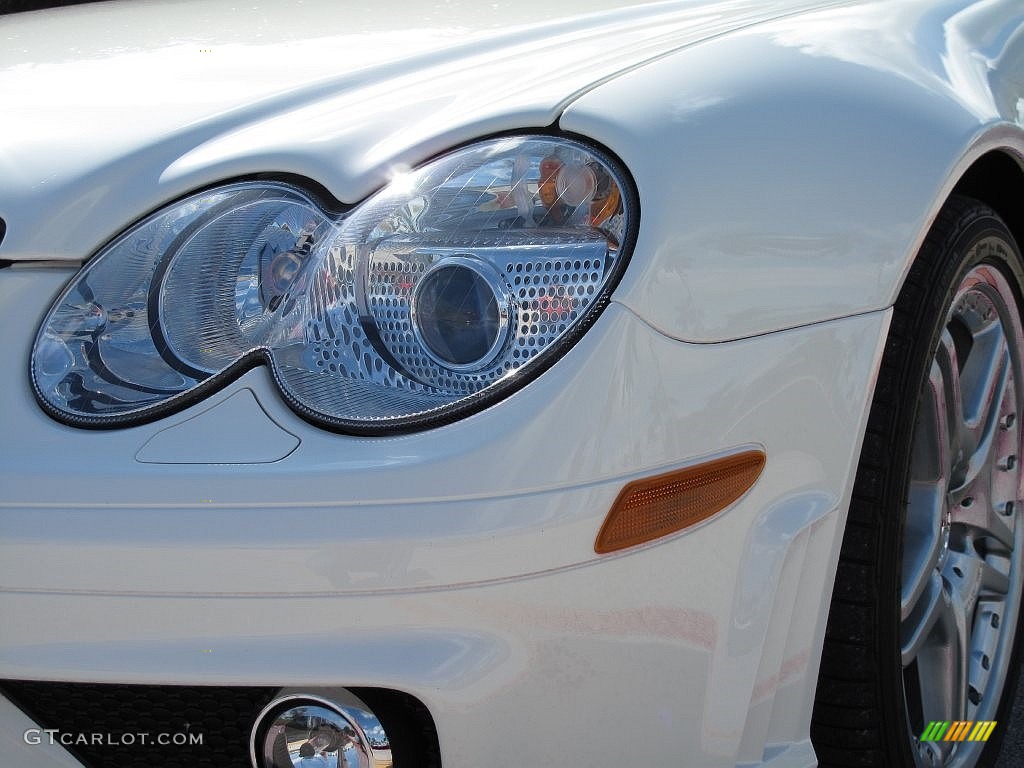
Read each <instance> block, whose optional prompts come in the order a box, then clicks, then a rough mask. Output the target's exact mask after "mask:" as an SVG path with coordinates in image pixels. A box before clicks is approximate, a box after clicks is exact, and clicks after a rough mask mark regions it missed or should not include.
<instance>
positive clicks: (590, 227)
mask: <svg viewBox="0 0 1024 768" xmlns="http://www.w3.org/2000/svg"><path fill="white" fill-rule="evenodd" d="M631 190H632V187H631V186H630V185H629V183H628V180H627V178H626V175H625V173H624V172H623V171H622V170H621V168H620V167H619V166H618V165H617V163H615V162H614V161H613V160H612V159H610V158H608V157H606V156H605V155H604V154H602V153H600V152H598V151H596V150H595V149H593V148H590V147H588V146H587V145H585V144H582V143H579V142H577V141H574V140H570V139H565V138H549V137H514V138H505V139H493V140H489V141H485V142H481V143H479V144H475V145H473V146H471V147H468V148H466V149H462V150H459V151H457V152H454V153H452V154H450V155H447V156H445V157H442V158H440V159H438V160H436V161H434V162H431V163H429V164H427V165H426V166H424V167H423V168H421V169H419V170H417V171H414V172H411V173H409V174H406V175H404V176H402V177H401V178H397V179H395V180H394V181H393V182H392V183H391V184H390V185H389V186H388V187H386V188H385V189H383V190H382V191H381V192H379V193H378V194H376V195H374V196H373V197H371V198H370V199H369V200H367V201H366V202H364V203H362V204H361V205H358V206H356V207H355V208H353V209H352V210H351V211H349V212H347V213H344V214H341V215H337V214H332V213H330V212H329V211H327V210H325V209H324V208H322V207H321V206H320V205H318V204H317V203H316V202H314V200H313V199H312V198H310V197H309V196H307V195H306V194H304V193H303V192H302V191H301V190H298V189H296V188H294V187H291V186H288V185H285V184H280V183H268V182H246V183H239V184H232V185H229V186H225V187H222V188H220V189H215V190H212V191H210V192H206V193H203V194H199V195H195V196H193V197H190V198H188V199H186V200H183V201H181V202H178V203H176V204H174V205H172V206H169V207H168V208H166V209H164V210H162V211H160V212H158V213H156V214H154V215H152V216H150V217H149V218H147V219H146V220H144V221H142V222H141V223H139V224H137V225H136V226H134V227H133V228H131V229H130V230H129V231H128V232H126V233H125V234H124V235H122V236H121V237H119V238H118V239H117V240H116V241H114V242H113V243H112V244H111V245H109V246H108V247H107V248H105V249H104V250H103V251H102V252H101V253H100V254H99V255H98V256H96V257H95V258H94V259H93V260H92V261H90V262H89V264H88V265H87V266H86V267H85V268H84V269H83V270H82V272H81V273H79V275H78V276H77V277H76V278H75V280H74V281H72V283H71V285H70V286H69V287H68V288H67V289H66V290H65V291H64V293H63V294H62V295H61V297H60V298H59V299H58V300H57V302H56V303H55V305H54V306H53V307H52V308H51V310H50V312H49V314H48V315H47V317H46V319H45V320H44V322H43V325H42V327H41V329H40V331H39V335H38V337H37V339H36V343H35V347H34V349H33V354H32V380H33V383H34V385H35V388H36V393H37V395H38V397H39V400H40V402H41V403H42V404H43V406H44V407H45V408H46V409H47V410H48V411H49V412H51V413H52V414H53V415H55V416H57V417H58V418H61V419H62V420H64V421H67V422H69V423H73V424H79V425H82V426H104V425H108V426H116V425H123V424H128V423H134V422H138V421H142V420H146V419H152V418H155V417H157V416H159V415H162V414H164V413H166V412H167V411H168V410H170V409H173V408H177V407H183V406H184V405H187V404H188V403H190V402H192V401H193V400H194V399H195V398H196V397H200V396H202V395H203V394H205V393H206V392H207V391H209V390H210V389H211V388H213V387H216V386H219V385H220V384H222V383H223V382H226V381H227V380H229V379H230V378H231V376H233V375H235V374H237V373H238V372H240V371H241V370H244V369H245V368H247V367H249V366H250V365H252V364H253V363H254V362H260V361H263V362H266V363H267V364H268V365H269V366H270V368H271V370H272V371H273V373H274V378H275V380H276V381H277V383H278V386H279V387H280V389H281V392H282V394H283V395H284V397H285V399H286V400H287V401H288V403H289V404H290V405H291V406H292V407H293V408H294V409H295V410H297V411H298V412H300V413H302V414H303V415H305V416H306V417H307V418H310V419H311V420H313V421H316V422H318V423H320V424H323V425H326V426H330V427H334V428H337V429H341V430H344V431H352V432H356V433H379V432H388V431H396V430H404V429H411V428H416V427H424V426H430V425H432V424H437V423H444V422H447V421H451V420H453V419H455V418H458V417H459V416H462V415H465V414H466V413H468V412H470V411H472V410H475V409H477V408H481V407H484V406H486V405H488V404H490V403H492V402H494V401H495V400H497V399H498V398H500V397H503V396H504V395H506V394H507V393H508V392H510V391H512V389H514V388H516V387H519V386H521V385H522V384H524V383H525V382H526V381H528V380H529V379H530V378H532V377H533V376H534V375H536V374H537V373H539V372H540V371H541V370H543V369H544V368H545V367H547V365H549V364H550V363H551V362H553V360H554V359H555V358H556V357H557V356H558V354H559V353H560V352H561V351H563V350H564V349H566V348H567V347H568V346H569V345H570V344H571V343H572V342H573V341H575V339H576V338H578V337H579V335H580V334H581V333H582V331H583V330H585V328H586V327H587V326H588V325H589V324H590V323H591V322H592V321H593V320H594V318H595V317H596V315H597V313H598V312H599V311H600V309H601V308H602V307H603V306H604V304H605V302H606V300H607V297H608V294H609V293H610V291H611V290H612V288H613V287H614V285H615V283H616V282H617V280H618V278H619V276H620V275H621V272H622V269H623V268H624V266H625V259H626V253H625V250H626V248H627V247H628V245H629V243H631V242H632V239H633V238H634V237H635V232H634V229H635V226H636V219H637V211H636V210H635V203H634V202H633V201H634V200H635V195H633V193H632V192H631Z"/></svg>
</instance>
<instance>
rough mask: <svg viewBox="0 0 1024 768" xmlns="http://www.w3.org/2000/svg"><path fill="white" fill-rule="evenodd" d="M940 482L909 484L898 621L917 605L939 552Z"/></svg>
mask: <svg viewBox="0 0 1024 768" xmlns="http://www.w3.org/2000/svg"><path fill="white" fill-rule="evenodd" d="M944 498H945V493H944V492H943V484H942V483H912V484H911V486H910V496H909V499H908V503H907V522H906V526H905V528H904V532H903V535H904V544H903V578H902V582H901V590H900V620H901V621H905V620H906V619H907V618H908V617H909V616H910V614H911V612H913V611H914V609H915V608H916V607H917V604H918V601H919V600H920V599H921V596H922V595H923V594H924V592H925V589H926V588H927V586H928V582H929V580H930V579H931V578H932V577H933V576H934V575H935V574H936V568H937V567H938V564H939V556H940V555H941V553H942V538H941V535H940V529H941V526H942V519H943V512H944V506H945V505H944Z"/></svg>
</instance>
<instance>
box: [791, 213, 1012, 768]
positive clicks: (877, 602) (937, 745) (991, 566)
mask: <svg viewBox="0 0 1024 768" xmlns="http://www.w3.org/2000/svg"><path fill="white" fill-rule="evenodd" d="M975 280H979V281H980V282H978V283H975V282H973V281H975ZM986 281H991V283H992V285H991V286H989V285H988V284H987V283H986ZM1022 285H1024V268H1022V261H1021V256H1020V251H1019V250H1018V248H1017V246H1016V244H1015V243H1014V240H1013V236H1012V235H1011V234H1010V232H1009V230H1008V229H1007V227H1006V226H1005V225H1004V224H1003V222H1002V221H1001V220H1000V219H999V217H998V215H997V214H996V213H995V212H994V211H992V210H991V209H990V208H988V207H987V206H985V205H983V204H981V203H979V202H977V201H975V200H971V199H967V198H960V197H955V198H952V199H951V200H950V201H949V202H948V203H947V204H946V206H945V207H944V208H943V210H942V211H941V213H940V214H939V216H938V217H937V219H936V221H935V224H934V226H933V227H932V229H931V232H930V234H929V235H928V237H927V238H926V240H925V242H924V244H923V246H922V248H921V251H920V253H919V255H918V257H917V259H916V260H915V262H914V264H913V265H912V268H911V270H910V272H909V275H908V277H907V280H906V283H905V284H904V287H903V289H902V291H901V293H900V295H899V298H898V299H897V302H896V305H895V308H894V314H893V318H892V325H891V327H890V332H889V336H888V339H887V343H886V348H885V351H884V353H883V358H882V364H881V369H880V372H879V378H878V382H877V384H876V388H875V394H874V399H873V402H872V406H871V411H870V415H869V419H868V426H867V432H866V435H865V439H864V445H863V448H862V452H861V458H860V463H859V466H858V469H857V475H856V480H855V483H854V490H853V499H852V502H851V506H850V512H849V517H848V521H847V525H846V530H845V534H844V537H843V543H842V549H841V554H840V558H839V564H838V571H837V575H836V583H835V588H834V592H833V595H832V603H831V608H830V612H829V617H828V624H827V628H826V633H825V647H824V651H823V655H822V662H821V669H820V672H819V677H818V688H817V695H816V698H815V706H814V713H813V717H812V723H811V738H812V740H813V743H814V747H815V751H816V753H817V755H818V760H819V763H820V765H822V766H846V767H850V766H879V767H881V766H885V767H886V768H888V767H892V768H901V767H914V766H927V765H933V764H934V765H949V766H959V765H964V766H992V765H994V764H995V763H996V759H997V757H996V756H997V754H998V752H999V748H1000V745H1001V741H1002V736H1003V732H1004V729H1005V726H1006V724H1007V722H1008V719H1009V712H1010V708H1011V706H1012V703H1013V697H1014V692H1015V688H1016V681H1017V677H1018V674H1017V666H1018V660H1019V653H1020V645H1021V642H1020V641H1021V637H1022V636H1024V632H1021V631H1019V625H1020V623H1021V622H1020V616H1021V612H1020V609H1019V608H1020V591H1021V590H1020V585H1021V571H1022V568H1021V554H1020V553H1021V541H1022V539H1021V533H1022V529H1024V523H1022V516H1021V508H1022V505H1021V503H1020V502H1021V500H1020V499H1019V498H1017V493H1018V492H1019V491H1018V490H1017V489H1019V486H1020V482H1019V472H1020V468H1019V462H1018V463H1016V464H1015V462H1012V461H1010V462H1006V463H1007V464H1008V467H1009V468H1007V469H1004V468H1003V467H1002V463H1003V462H1004V459H1005V456H1002V454H1001V452H1003V453H1009V452H1010V451H1011V450H1012V453H1013V455H1014V456H1016V455H1018V454H1019V452H1020V438H1021V422H1022V421H1024V419H1021V418H1019V417H1018V416H1019V415H1021V405H1022V395H1024V376H1022V375H1021V370H1022V369H1021V350H1020V347H1021V345H1022V343H1024V338H1022V336H1021V331H1020V307H1021V301H1020V297H1021V286H1022ZM990 293H991V294H992V297H991V305H989V304H986V302H987V301H988V300H989V294H990ZM972 301H973V302H974V304H972V303H971V302H972ZM993 312H994V313H995V314H994V317H995V320H994V321H992V322H993V323H995V324H998V325H999V330H1001V331H1005V339H1006V342H1005V346H1006V347H1007V350H1008V353H1007V352H1000V351H998V349H999V348H998V347H996V346H994V345H995V342H992V345H990V343H989V342H990V340H991V339H993V338H998V337H997V336H995V335H992V333H990V331H989V330H986V329H988V328H989V326H983V325H982V324H983V322H987V320H986V318H990V317H992V313H993ZM986 313H987V314H986ZM1004 326H1005V327H1004ZM965 328H966V330H965ZM975 329H977V330H975ZM985 333H990V335H988V336H986V335H984V334H985ZM940 347H941V348H940ZM972 353H975V354H976V355H977V357H975V358H972V357H971V355H972ZM950 361H952V362H950ZM982 363H985V364H987V365H989V366H990V368H982ZM999 366H1002V367H999ZM996 370H998V371H1004V370H1008V371H1009V372H1010V373H1009V376H1008V377H1006V378H1003V379H999V378H998V376H997V375H996V373H995V372H996ZM982 371H989V373H987V374H986V375H985V376H982V374H981V372H982ZM986 376H987V378H986ZM997 379H998V381H997ZM954 381H956V382H957V387H958V389H953V382H954ZM961 381H963V382H964V385H963V388H962V390H961V389H960V388H959V387H960V383H959V382H961ZM1006 382H1008V383H1006ZM1001 383H1005V386H1004V387H1002V388H1000V384H1001ZM975 390H977V391H975ZM964 392H968V395H964V394H963V393H964ZM981 393H990V394H991V395H992V398H993V399H992V402H996V399H998V403H997V405H996V406H993V407H992V408H986V409H985V410H984V412H983V414H984V417H985V418H986V419H995V420H996V421H985V422H982V421H980V420H979V421H978V426H977V427H972V426H970V424H969V422H970V418H966V417H965V418H964V419H961V420H960V422H956V419H955V418H950V419H949V420H948V423H947V422H944V421H943V418H944V416H943V414H945V415H948V414H949V413H950V411H951V409H952V406H953V405H955V403H956V402H957V399H958V398H959V400H960V401H961V403H962V404H963V403H966V405H965V406H964V408H965V411H964V412H965V413H968V414H969V413H974V412H976V413H982V411H981V410H980V409H979V410H976V411H972V410H971V408H973V403H974V402H975V397H974V395H975V394H979V395H980V394H981ZM978 402H981V399H980V398H978ZM1011 410H1012V411H1013V413H1014V416H1013V417H1008V412H1009V411H1011ZM940 412H941V413H940ZM936 414H939V415H936ZM954 415H955V411H954ZM1004 422H1010V425H1009V426H1006V424H1005V423H1004ZM954 424H955V425H956V426H955V430H954V428H953V427H952V426H950V425H954ZM944 425H945V427H944ZM990 430H991V431H990ZM986 434H987V435H990V436H991V435H994V437H991V439H990V440H989V442H988V443H986V442H984V440H985V439H986V438H985V435H986ZM942 435H946V437H942ZM931 436H934V437H935V439H934V441H932V440H931ZM968 438H970V439H968ZM933 443H934V445H933ZM965 446H966V450H965ZM971 446H976V448H971ZM958 448H959V449H960V450H959V451H958V450H957V449H958ZM983 449H984V452H983ZM915 451H916V458H915ZM961 453H963V454H966V455H967V457H966V459H965V458H964V456H962V455H961ZM997 454H999V456H997ZM944 457H945V458H944ZM978 457H981V458H984V460H985V463H984V467H982V469H983V470H984V472H986V473H988V474H985V475H984V476H983V474H982V470H979V469H978V466H979V464H978V462H980V461H981V458H978ZM967 459H973V461H967ZM997 461H998V463H996V462H997ZM965 462H966V463H965ZM947 465H948V466H947ZM935 467H937V468H938V472H937V474H936V479H935V480H934V481H932V480H931V479H930V478H931V468H935ZM944 467H945V470H948V471H945V470H944V469H943V468H944ZM943 471H945V480H943ZM1000 472H1005V473H1009V474H1006V475H1003V474H998V473H1000ZM1011 475H1012V478H1011ZM912 478H913V480H914V485H913V488H914V494H915V495H914V496H913V497H912V498H911V487H912V486H911V480H912ZM1008 478H1010V479H1008ZM931 482H934V489H933V488H932V486H929V483H931ZM1008 484H1012V485H1014V486H1015V489H1014V491H1013V493H1012V494H1011V493H1010V491H1006V490H1005V489H1006V488H1007V487H1008ZM985 488H987V489H988V493H987V495H985V496H984V498H983V495H984V494H983V489H985ZM954 489H955V492H954ZM997 490H998V493H997ZM972 494H973V495H972ZM1006 494H1010V496H1007V498H1003V496H1005V495H1006ZM1011 497H1012V498H1011ZM1008 501H1012V502H1013V505H1012V506H1010V507H1007V506H1006V503H1007V502H1008ZM985 505H987V508H985ZM922 520H924V521H925V522H926V523H927V524H925V525H922V522H921V521H922ZM931 520H936V521H938V530H932V528H933V526H932V525H931V522H930V521H931ZM982 521H984V523H983V522H982ZM1003 526H1005V527H1006V528H1007V529H1009V530H1010V531H1011V533H1010V534H1007V533H1006V531H1005V530H1004V528H1003ZM1007 539H1011V540H1012V541H1011V543H1009V544H1007V543H1006V541H1007ZM1007 551H1009V555H1007ZM936 553H937V554H936ZM951 563H952V565H951ZM959 563H970V564H971V568H973V569H974V570H971V571H970V574H969V575H970V577H971V578H970V579H967V578H966V577H964V576H963V570H964V568H961V567H960V565H958V564H959ZM1004 566H1005V571H1006V572H1007V575H1006V584H1007V585H1008V586H1007V588H1006V594H1005V596H1002V592H1001V591H1000V590H1002V588H1003V581H1002V578H1003V576H1002V572H1003V570H1004ZM964 567H965V568H966V567H967V566H964ZM954 572H955V573H954ZM947 577H948V581H947ZM993 585H995V586H993ZM915 595H916V597H915ZM972 595H973V597H972ZM901 601H902V603H903V606H904V608H903V612H902V614H901ZM947 604H948V607H947ZM958 611H959V612H960V613H959V614H958ZM993 612H994V613H993ZM997 614H998V615H997ZM958 615H963V616H964V622H963V623H962V624H957V619H956V617H957V616H958ZM992 616H995V618H992ZM936 617H938V618H936ZM930 622H934V623H930ZM985 622H988V623H987V624H986V623H985ZM960 626H962V627H963V628H965V631H966V633H967V634H966V635H962V634H958V632H957V630H956V627H960ZM993 643H994V647H996V648H997V652H996V651H991V650H987V649H988V648H989V646H992V645H993ZM947 646H948V648H947ZM976 646H977V648H979V649H981V650H978V651H977V653H975V648H976ZM943 653H948V654H949V655H948V658H950V659H952V660H953V661H952V662H951V664H950V669H949V679H948V680H945V679H942V678H941V675H931V674H927V673H929V672H931V671H933V670H941V669H942V667H941V665H939V664H937V660H938V659H940V658H946V657H945V656H943V655H942V654H943ZM965 659H966V661H965ZM979 664H980V665H982V666H980V667H978V666H977V665H979ZM976 668H977V669H976ZM961 669H962V674H961V672H958V671H957V670H961ZM978 670H984V671H978ZM933 677H935V678H937V681H936V684H935V686H932V685H931V684H930V683H928V680H930V679H931V678H933ZM982 678H983V679H984V683H982V682H981V681H982ZM922 681H923V682H922ZM979 689H980V690H979ZM937 692H938V693H937ZM963 697H966V700H965V701H964V702H963V716H962V717H950V718H949V720H950V721H993V720H994V721H996V722H997V723H998V724H997V725H996V726H995V728H994V729H993V730H992V733H991V736H990V737H989V739H988V741H987V742H980V743H977V742H976V743H972V742H969V741H967V742H946V741H941V742H936V741H930V740H928V741H925V742H923V743H922V742H921V741H920V737H921V736H923V735H925V734H924V729H925V726H926V725H927V722H931V720H933V719H935V718H934V717H933V718H931V719H929V720H927V721H926V720H925V718H926V717H927V715H928V714H929V713H931V714H933V715H934V713H935V712H937V711H943V712H946V711H949V712H956V710H957V707H958V706H959V704H958V703H957V702H959V701H961V700H962V698H963ZM947 705H948V706H947ZM972 712H973V713H975V714H978V715H983V716H979V717H971V714H972ZM929 759H931V760H936V761H937V762H934V763H929Z"/></svg>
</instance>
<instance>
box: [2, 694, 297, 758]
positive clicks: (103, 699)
mask: <svg viewBox="0 0 1024 768" xmlns="http://www.w3.org/2000/svg"><path fill="white" fill-rule="evenodd" d="M277 690H278V689H277V688H255V687H252V688H249V687H219V686H169V685H160V686H156V685H99V684H92V683H40V682H24V681H0V692H2V693H3V695H4V696H6V697H7V698H9V699H10V700H11V701H12V702H14V703H15V704H16V705H17V706H18V707H20V708H21V709H22V710H23V711H24V712H25V714H27V715H28V716H29V717H30V718H32V719H33V720H34V721H35V722H37V723H38V724H39V725H40V727H41V728H53V729H58V731H59V733H58V734H54V739H55V740H59V741H60V742H61V743H63V744H64V745H65V749H67V750H68V751H69V752H71V753H72V754H74V755H75V757H77V758H78V759H79V760H80V761H81V762H83V763H84V764H85V765H87V766H90V768H155V767H157V766H159V767H160V768H235V766H237V767H238V768H248V766H249V733H250V730H251V729H252V726H253V723H254V722H255V721H256V717H257V715H259V713H260V711H261V710H262V709H263V707H265V706H266V705H267V704H268V703H270V701H271V699H272V698H273V697H274V695H275V693H276V692H277ZM142 734H146V736H145V737H142ZM162 736H163V739H162V738H161V737H162ZM40 738H42V739H43V740H44V741H45V740H48V739H49V735H48V734H40ZM161 740H164V741H166V742H167V743H163V744H161V743H160V741H161ZM183 741H184V742H185V743H181V742H183ZM197 741H199V742H200V743H195V742H197ZM68 742H70V743H68ZM175 742H178V743H175ZM190 742H191V743H190Z"/></svg>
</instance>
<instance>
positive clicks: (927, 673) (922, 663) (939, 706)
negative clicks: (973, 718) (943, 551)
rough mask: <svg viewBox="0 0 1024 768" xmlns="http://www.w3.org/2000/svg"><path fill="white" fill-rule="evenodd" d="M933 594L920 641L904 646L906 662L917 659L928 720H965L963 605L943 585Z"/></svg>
mask: <svg viewBox="0 0 1024 768" xmlns="http://www.w3.org/2000/svg"><path fill="white" fill-rule="evenodd" d="M930 591H931V590H930ZM932 597H933V598H934V599H933V600H932V601H931V602H930V603H929V609H928V610H927V611H926V612H923V613H922V618H923V621H922V622H921V623H920V624H919V626H918V629H919V630H922V632H921V634H919V635H918V636H916V640H917V642H915V643H913V644H910V645H908V644H907V643H904V645H903V648H902V654H903V663H904V666H909V665H910V663H911V662H916V665H915V667H916V677H917V680H916V683H917V686H918V689H919V691H920V697H921V699H920V700H921V708H922V714H923V716H924V721H925V722H930V721H932V720H949V721H954V720H963V719H964V716H965V713H966V712H967V656H968V654H967V651H968V643H967V635H968V626H967V620H966V616H965V615H964V613H963V604H962V603H961V602H960V601H959V600H956V599H953V598H952V596H951V595H950V593H949V592H947V591H946V590H944V589H941V588H940V589H938V590H935V591H933V593H932ZM926 627H927V629H925V628H926ZM922 635H923V636H922ZM915 650H916V653H915V652H914V651H915Z"/></svg>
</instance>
